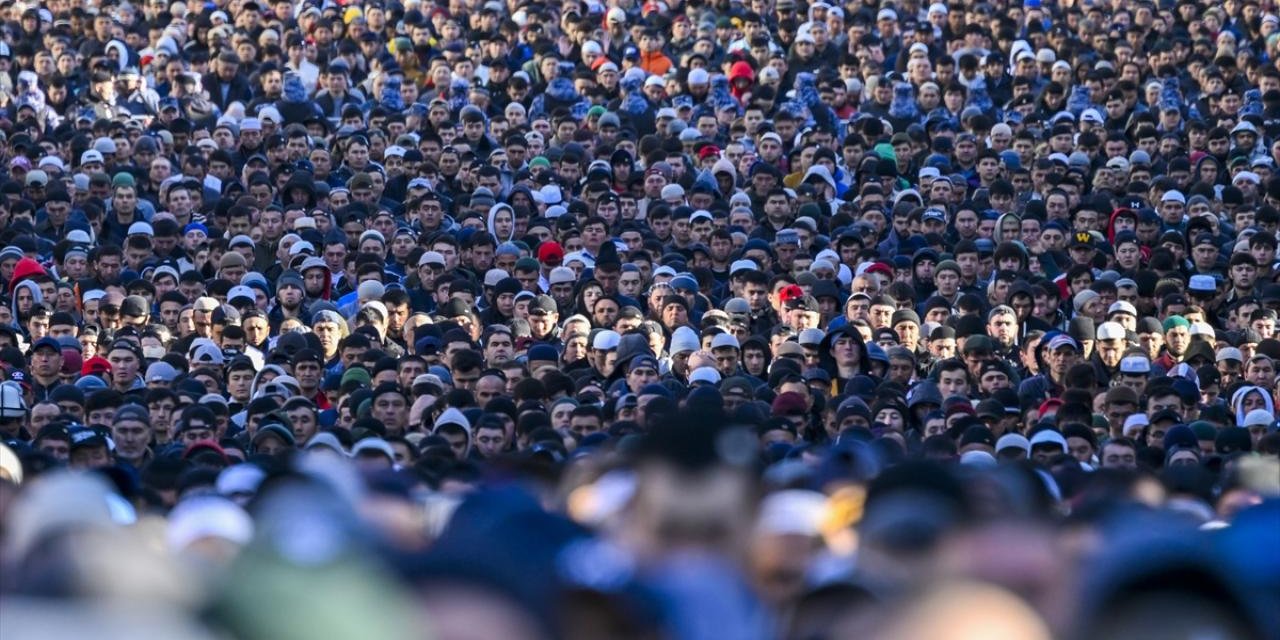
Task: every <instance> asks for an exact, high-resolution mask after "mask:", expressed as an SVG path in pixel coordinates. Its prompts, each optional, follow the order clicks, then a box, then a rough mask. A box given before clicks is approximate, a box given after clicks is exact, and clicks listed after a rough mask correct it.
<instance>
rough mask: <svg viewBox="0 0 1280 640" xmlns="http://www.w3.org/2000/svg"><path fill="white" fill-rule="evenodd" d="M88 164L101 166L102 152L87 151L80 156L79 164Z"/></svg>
mask: <svg viewBox="0 0 1280 640" xmlns="http://www.w3.org/2000/svg"><path fill="white" fill-rule="evenodd" d="M90 162H96V163H98V164H102V163H103V162H104V160H103V159H102V152H101V151H98V150H97V149H89V150H87V151H85V152H84V153H82V154H80V164H89V163H90Z"/></svg>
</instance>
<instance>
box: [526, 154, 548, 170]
mask: <svg viewBox="0 0 1280 640" xmlns="http://www.w3.org/2000/svg"><path fill="white" fill-rule="evenodd" d="M534 167H542V168H543V169H550V168H551V161H550V160H548V159H546V157H544V156H538V157H536V158H534V159H532V160H530V161H529V168H530V169H532V168H534Z"/></svg>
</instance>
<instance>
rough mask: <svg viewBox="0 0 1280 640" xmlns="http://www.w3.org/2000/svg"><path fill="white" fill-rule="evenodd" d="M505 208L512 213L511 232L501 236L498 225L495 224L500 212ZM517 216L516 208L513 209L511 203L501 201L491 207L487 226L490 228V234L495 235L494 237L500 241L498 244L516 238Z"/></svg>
mask: <svg viewBox="0 0 1280 640" xmlns="http://www.w3.org/2000/svg"><path fill="white" fill-rule="evenodd" d="M503 209H506V211H507V213H510V214H511V218H512V224H511V232H510V233H508V234H507V237H505V238H499V237H498V230H497V227H496V225H494V220H496V219H497V217H498V212H499V211H502V210H503ZM515 216H516V212H515V209H512V208H511V205H509V204H506V203H503V202H499V203H498V204H495V205H493V206H492V207H489V218H488V224H487V227H488V229H489V235H491V236H493V238H494V239H495V240H497V241H498V244H502V243H503V242H510V241H511V240H512V239H513V238H515V236H516V225H515Z"/></svg>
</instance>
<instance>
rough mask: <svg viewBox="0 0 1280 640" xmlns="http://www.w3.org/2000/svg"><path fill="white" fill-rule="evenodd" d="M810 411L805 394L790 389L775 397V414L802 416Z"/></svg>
mask: <svg viewBox="0 0 1280 640" xmlns="http://www.w3.org/2000/svg"><path fill="white" fill-rule="evenodd" d="M807 412H808V406H806V403H805V401H804V396H802V395H800V394H799V393H796V392H795V391H788V392H786V393H783V394H779V395H778V397H776V398H774V399H773V415H775V416H802V415H804V414H805V413H807Z"/></svg>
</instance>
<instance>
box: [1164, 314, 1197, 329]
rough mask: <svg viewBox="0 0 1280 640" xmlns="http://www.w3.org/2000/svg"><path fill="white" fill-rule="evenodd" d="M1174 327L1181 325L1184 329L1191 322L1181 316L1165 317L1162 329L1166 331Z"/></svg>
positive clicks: (1189, 325)
mask: <svg viewBox="0 0 1280 640" xmlns="http://www.w3.org/2000/svg"><path fill="white" fill-rule="evenodd" d="M1174 327H1182V328H1184V329H1188V328H1190V327H1191V323H1190V322H1187V319H1186V318H1184V317H1182V316H1169V317H1168V318H1165V320H1164V330H1165V331H1168V330H1170V329H1172V328H1174Z"/></svg>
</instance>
